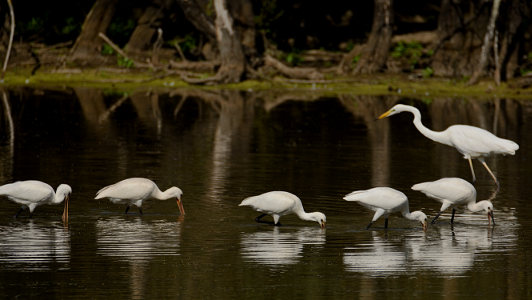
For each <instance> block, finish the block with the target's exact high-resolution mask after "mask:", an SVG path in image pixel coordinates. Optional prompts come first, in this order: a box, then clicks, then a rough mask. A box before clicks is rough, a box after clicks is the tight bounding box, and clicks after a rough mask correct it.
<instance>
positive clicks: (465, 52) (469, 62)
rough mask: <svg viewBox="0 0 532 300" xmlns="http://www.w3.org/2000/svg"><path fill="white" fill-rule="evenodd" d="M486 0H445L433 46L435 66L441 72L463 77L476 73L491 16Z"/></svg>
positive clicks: (435, 71)
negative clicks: (483, 35)
mask: <svg viewBox="0 0 532 300" xmlns="http://www.w3.org/2000/svg"><path fill="white" fill-rule="evenodd" d="M488 12H489V10H488V5H487V4H486V2H485V1H483V0H474V1H463V0H443V1H442V4H441V8H440V15H439V17H438V30H437V32H438V39H437V40H436V41H435V43H434V44H433V45H432V46H431V48H432V49H433V51H434V55H433V56H432V64H431V66H432V69H433V70H434V74H435V75H438V76H450V77H461V76H468V75H471V74H472V73H473V70H474V69H475V67H476V65H477V63H478V60H477V57H478V56H479V54H480V48H481V46H482V40H481V37H482V35H481V34H480V32H484V31H485V29H486V24H487V22H488V19H489V15H488Z"/></svg>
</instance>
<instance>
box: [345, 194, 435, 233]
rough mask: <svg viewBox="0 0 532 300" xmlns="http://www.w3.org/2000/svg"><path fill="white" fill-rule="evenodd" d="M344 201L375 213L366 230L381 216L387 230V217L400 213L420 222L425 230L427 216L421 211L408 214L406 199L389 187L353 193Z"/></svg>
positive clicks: (403, 195) (346, 196)
mask: <svg viewBox="0 0 532 300" xmlns="http://www.w3.org/2000/svg"><path fill="white" fill-rule="evenodd" d="M344 200H347V201H355V202H357V203H359V204H360V205H362V206H364V207H366V208H368V209H370V210H373V211H375V215H374V216H373V219H372V220H371V222H370V223H369V225H368V226H367V227H366V229H369V228H370V227H371V225H373V223H374V222H375V221H377V220H378V219H379V218H380V217H381V216H384V217H385V219H386V220H385V223H384V224H385V225H384V227H385V228H387V227H388V216H389V215H390V214H392V213H395V212H400V213H401V214H402V215H403V217H405V218H406V219H409V220H413V221H419V222H421V225H422V226H423V230H426V229H427V216H426V215H425V214H424V213H423V212H422V211H413V212H410V208H409V206H408V198H407V197H406V195H405V194H403V193H402V192H400V191H398V190H395V189H392V188H389V187H375V188H372V189H369V190H361V191H354V192H352V193H350V194H347V195H345V197H344Z"/></svg>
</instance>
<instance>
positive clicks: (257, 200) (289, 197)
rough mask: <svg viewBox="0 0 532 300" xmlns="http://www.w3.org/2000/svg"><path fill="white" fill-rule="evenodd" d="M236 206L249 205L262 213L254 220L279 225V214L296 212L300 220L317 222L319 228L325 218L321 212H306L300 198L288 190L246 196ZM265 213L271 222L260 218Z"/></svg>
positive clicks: (323, 226)
mask: <svg viewBox="0 0 532 300" xmlns="http://www.w3.org/2000/svg"><path fill="white" fill-rule="evenodd" d="M238 206H250V207H251V208H252V209H254V210H256V211H258V212H261V213H263V214H261V215H260V216H258V217H257V218H255V221H257V222H259V223H268V224H273V225H281V224H280V223H279V218H280V217H281V216H284V215H288V214H296V215H297V216H298V217H299V218H300V219H301V220H305V221H314V222H318V224H320V227H321V228H325V223H326V219H325V215H324V214H323V213H321V212H312V213H306V212H305V210H304V209H303V204H302V203H301V200H300V199H299V198H298V197H297V196H296V195H294V194H291V193H288V192H283V191H272V192H267V193H264V194H261V195H258V196H252V197H248V198H246V199H244V200H243V201H242V202H241V203H240V204H239V205H238ZM266 215H271V216H272V217H273V222H267V221H263V220H262V218H263V217H264V216H266Z"/></svg>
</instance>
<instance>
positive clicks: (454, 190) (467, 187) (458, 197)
mask: <svg viewBox="0 0 532 300" xmlns="http://www.w3.org/2000/svg"><path fill="white" fill-rule="evenodd" d="M412 189H413V190H414V191H420V192H422V193H423V194H425V195H427V196H428V197H430V198H433V199H436V200H437V201H438V202H440V203H441V204H442V205H441V208H440V211H439V212H438V214H437V215H436V217H434V219H432V224H434V222H436V219H438V217H439V216H440V215H441V214H442V213H443V212H444V211H445V210H446V209H448V208H449V207H452V209H453V211H452V215H451V224H453V221H454V214H455V212H456V210H455V207H457V206H462V205H466V206H467V209H468V210H469V211H471V212H479V211H484V212H485V213H486V214H487V215H488V223H489V224H491V223H492V221H493V225H495V219H494V218H493V204H492V203H491V201H489V200H482V201H479V202H476V201H477V190H476V189H475V187H474V186H473V185H472V184H471V183H469V182H467V181H465V180H463V179H462V178H457V177H446V178H441V179H439V180H436V181H427V182H422V183H418V184H415V185H413V186H412Z"/></svg>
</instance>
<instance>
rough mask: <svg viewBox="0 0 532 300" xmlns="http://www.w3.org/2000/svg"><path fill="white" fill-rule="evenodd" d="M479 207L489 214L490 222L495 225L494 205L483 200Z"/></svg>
mask: <svg viewBox="0 0 532 300" xmlns="http://www.w3.org/2000/svg"><path fill="white" fill-rule="evenodd" d="M477 205H480V206H481V207H482V210H483V211H484V212H485V213H487V214H488V222H489V224H490V225H491V223H492V222H493V225H495V219H494V218H493V203H491V201H489V200H482V201H479V202H478V203H477Z"/></svg>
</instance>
